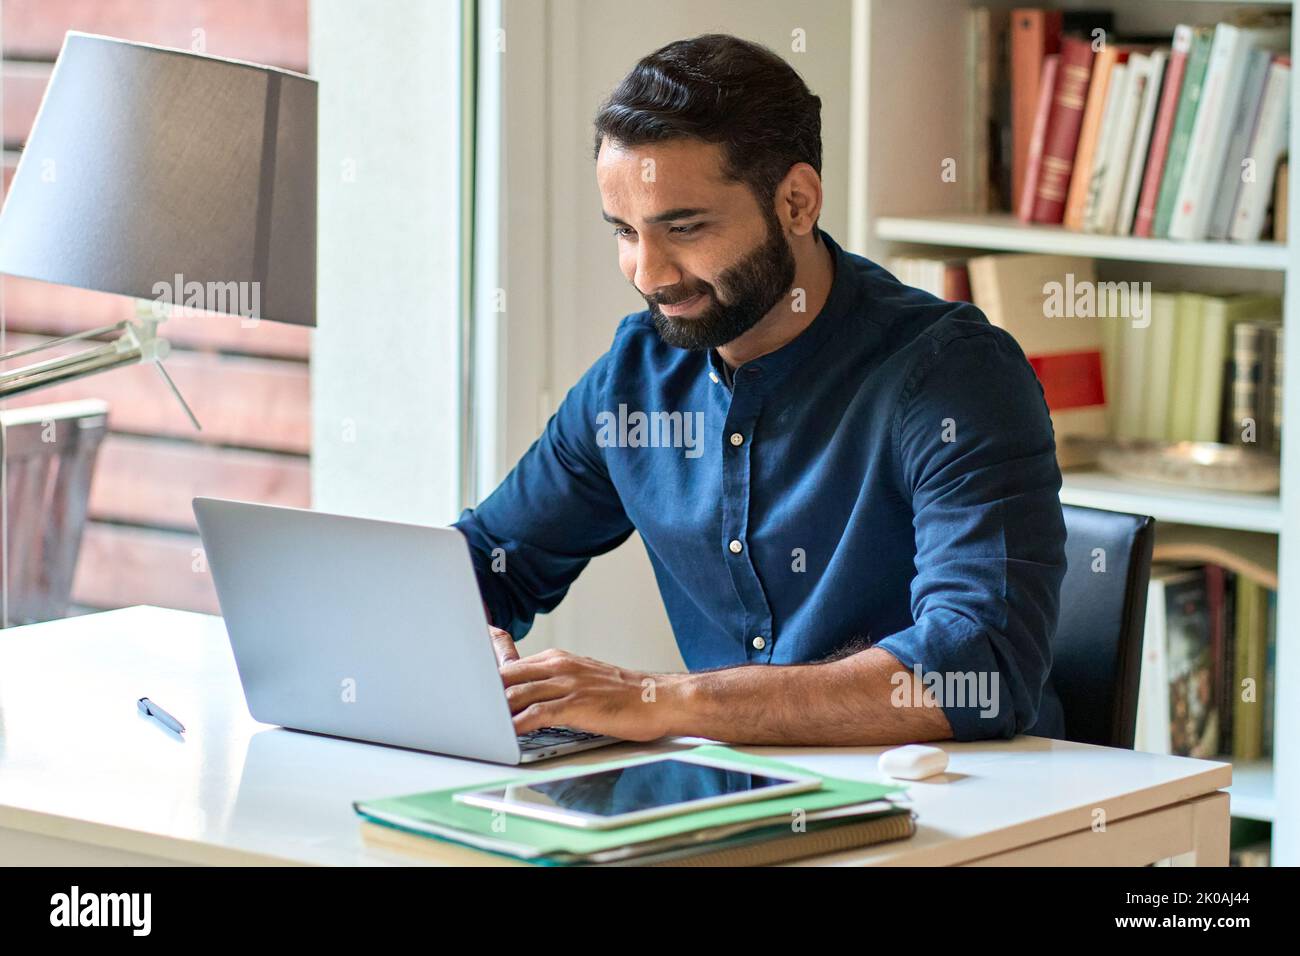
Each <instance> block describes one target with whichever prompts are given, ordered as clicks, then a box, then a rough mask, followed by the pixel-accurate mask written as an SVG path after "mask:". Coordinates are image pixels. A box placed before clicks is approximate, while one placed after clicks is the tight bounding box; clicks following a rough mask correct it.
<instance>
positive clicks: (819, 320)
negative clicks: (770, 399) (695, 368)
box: [709, 228, 853, 390]
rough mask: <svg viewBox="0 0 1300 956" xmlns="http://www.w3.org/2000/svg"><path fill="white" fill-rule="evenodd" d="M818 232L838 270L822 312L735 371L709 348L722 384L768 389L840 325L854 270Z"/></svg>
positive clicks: (812, 351) (713, 367)
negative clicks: (741, 383)
mask: <svg viewBox="0 0 1300 956" xmlns="http://www.w3.org/2000/svg"><path fill="white" fill-rule="evenodd" d="M817 232H818V234H820V236H821V237H822V241H823V242H825V243H826V248H827V249H829V250H830V253H831V260H832V262H833V263H834V268H835V277H834V279H833V280H832V282H831V289H830V292H829V293H828V294H827V296H826V302H825V304H823V305H822V308H821V311H820V312H818V313H817V316H816V318H814V319H813V320H812V322H810V323H809V324H808V327H807V328H805V329H804V330H803V331H802V332H800V333H799V334H798V335H796V336H795V337H794V338H793V339H791V340H790V341H789V342H787V343H786V344H785V345H783V346H781V347H780V348H779V349H777V350H776V351H775V352H769V353H767V354H766V355H763V356H760V357H759V358H756V359H753V360H752V361H749V362H746V363H744V364H743V365H741V366H740V367H739V368H737V369H735V370H734V371H731V370H729V369H728V368H727V363H726V362H724V361H723V359H722V356H720V355H719V354H718V350H717V349H709V365H710V367H711V368H712V369H713V372H714V374H715V375H716V376H717V378H718V380H719V382H720V383H721V384H725V385H727V386H728V387H730V385H731V383H732V381H733V380H734V379H740V380H742V381H744V382H745V383H746V385H747V386H752V387H755V388H762V389H764V390H766V389H769V388H771V387H772V386H773V385H775V384H776V383H777V382H779V381H780V380H781V379H783V378H785V376H786V375H787V374H789V372H790V371H791V370H792V369H794V368H797V367H798V366H800V365H802V364H803V363H804V362H805V361H806V360H807V359H809V358H810V357H811V356H812V355H813V353H814V352H816V351H817V349H818V348H820V347H821V345H822V343H823V342H825V341H826V339H827V337H828V336H829V335H830V334H831V333H832V332H833V331H834V330H835V329H836V328H837V327H838V326H839V324H840V322H839V320H840V318H841V317H842V316H843V315H844V312H845V310H846V309H847V307H848V304H849V302H851V301H852V298H853V296H852V284H853V271H852V269H851V268H850V267H849V264H848V262H847V261H846V258H847V256H846V254H845V252H844V250H843V249H841V248H840V246H839V244H838V243H836V242H835V240H834V239H832V238H831V237H830V236H829V235H827V234H826V232H824V231H823V230H822V229H820V228H819V229H818V230H817Z"/></svg>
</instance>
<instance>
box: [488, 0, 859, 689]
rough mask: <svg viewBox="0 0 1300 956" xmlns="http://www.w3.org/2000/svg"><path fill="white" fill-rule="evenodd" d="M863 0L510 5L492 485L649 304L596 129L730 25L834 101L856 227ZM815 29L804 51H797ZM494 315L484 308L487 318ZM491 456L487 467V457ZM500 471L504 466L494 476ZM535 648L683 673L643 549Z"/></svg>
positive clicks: (837, 212)
mask: <svg viewBox="0 0 1300 956" xmlns="http://www.w3.org/2000/svg"><path fill="white" fill-rule="evenodd" d="M849 20H850V0H819V2H817V3H812V4H805V5H795V4H791V3H789V2H788V0H660V2H657V3H654V4H644V3H640V2H638V0H504V24H505V31H506V33H505V36H506V49H505V52H504V54H501V61H500V65H501V70H502V87H501V88H502V91H503V92H502V96H503V109H504V111H505V113H506V116H505V119H504V122H503V129H504V137H505V142H504V143H503V146H502V149H503V151H502V166H501V177H502V178H501V181H502V182H503V183H505V190H504V194H503V196H502V206H501V211H500V220H499V221H500V223H501V225H502V236H503V243H504V246H503V249H502V252H501V259H500V261H499V263H498V265H499V266H500V270H501V273H500V274H501V277H502V278H501V284H502V287H503V288H505V290H506V293H507V299H506V301H507V303H508V308H507V311H506V313H505V315H503V316H497V317H496V318H495V319H494V320H493V322H492V328H493V331H494V337H493V342H494V347H495V348H496V349H497V350H498V352H497V354H498V355H499V359H500V362H501V369H502V372H503V383H504V384H503V389H504V391H503V392H502V393H501V394H503V395H504V399H503V404H502V406H501V408H500V409H499V410H498V412H497V416H496V421H497V423H498V431H497V433H496V435H495V448H496V456H495V462H494V463H492V464H489V465H488V466H486V467H485V469H484V473H481V474H480V484H481V485H487V486H490V485H491V484H492V480H494V479H498V478H499V477H500V476H501V475H503V474H504V473H505V471H506V470H508V469H509V467H510V465H511V464H512V463H513V462H514V460H515V458H517V457H518V455H520V454H521V453H522V452H523V451H524V450H525V449H526V448H527V447H528V444H529V443H530V442H531V441H532V440H533V438H535V437H536V435H537V432H538V430H539V427H540V423H541V422H542V421H544V420H545V417H546V415H548V414H549V413H550V411H552V410H553V409H554V406H555V403H556V402H557V401H558V400H559V399H560V398H561V397H562V396H563V394H564V392H565V390H566V389H567V388H568V387H569V386H570V385H571V384H572V383H573V382H574V381H576V380H577V379H578V377H579V376H580V375H581V374H582V373H583V371H585V370H586V369H587V367H588V366H589V365H590V364H591V363H592V362H593V361H594V360H595V359H596V357H597V356H599V355H600V354H601V353H602V352H603V351H604V350H605V349H607V348H608V347H609V344H610V341H611V339H612V337H613V333H614V328H615V326H616V324H617V321H618V319H619V318H621V317H622V316H623V315H625V314H626V313H628V312H633V311H637V310H639V309H642V308H644V307H645V303H644V301H643V300H642V299H641V298H640V297H639V296H638V295H637V294H636V292H635V291H634V290H633V289H632V288H631V286H629V285H628V283H627V281H626V280H625V279H624V278H623V276H622V274H621V273H620V272H619V271H618V264H617V259H616V250H615V246H614V239H613V236H612V233H611V231H610V227H609V226H608V225H607V224H606V223H604V222H603V221H602V220H601V218H600V197H599V193H598V192H597V189H596V181H595V170H594V163H593V160H592V157H591V120H592V117H593V116H594V115H595V112H596V108H597V106H598V105H599V103H600V101H601V100H602V99H603V98H604V96H605V95H606V94H608V93H609V91H610V90H612V89H613V87H614V86H615V85H616V84H617V83H618V81H619V80H620V79H621V78H622V77H623V75H624V74H625V73H627V71H628V70H629V69H631V67H632V66H633V65H634V64H635V63H636V61H637V59H639V58H640V57H641V56H644V55H645V54H646V53H649V52H651V51H653V50H655V49H657V48H658V47H660V46H662V45H663V44H665V43H668V42H670V41H672V40H674V39H680V38H683V37H690V36H694V35H696V34H699V33H707V32H715V31H716V32H729V33H734V34H737V35H739V36H743V37H746V38H749V39H753V40H757V41H759V42H761V43H764V44H766V45H768V46H770V47H771V48H773V49H774V50H776V51H777V52H778V53H782V54H783V55H785V56H786V57H787V59H789V60H790V62H791V63H792V64H793V65H794V66H795V67H796V69H798V70H799V72H800V73H801V74H802V75H803V77H804V79H805V80H806V81H807V82H808V84H809V86H810V87H811V88H812V90H813V92H814V93H817V94H818V95H819V96H820V97H821V98H822V131H823V132H822V136H823V150H824V169H823V174H824V180H825V189H826V209H825V212H824V213H823V217H822V226H823V228H825V229H826V230H827V231H828V232H829V233H830V234H831V235H832V236H835V237H836V238H837V239H840V240H841V241H843V240H844V239H845V238H846V236H845V229H846V225H847V219H848V217H847V195H846V190H847V184H848V127H849V122H848V117H849V108H848V101H849V90H848V85H847V77H848V76H849V52H850V51H849V39H850V31H849ZM796 29H802V30H803V31H804V35H805V37H806V52H802V53H795V52H792V50H791V38H792V31H794V30H796ZM480 318H482V315H480ZM480 461H481V462H482V461H484V459H483V458H480ZM493 465H494V467H493ZM550 617H551V620H549V621H547V620H546V619H545V618H543V619H541V623H540V624H539V627H538V629H537V630H536V631H535V632H534V635H532V636H530V637H529V638H528V640H527V642H526V645H525V646H526V649H527V650H530V651H535V650H538V649H540V648H541V647H542V646H544V645H549V644H554V645H556V646H560V647H565V648H567V649H569V650H573V651H576V652H578V653H583V654H590V655H592V656H597V657H601V658H603V659H605V660H610V661H614V662H616V663H620V664H624V665H626V666H633V667H647V668H663V669H673V670H680V669H682V664H681V658H680V656H679V655H678V653H677V649H676V645H675V643H674V641H673V637H672V632H671V630H670V628H669V625H668V621H667V617H666V615H665V614H664V611H663V607H662V604H661V602H660V599H659V593H658V589H657V588H656V586H655V583H654V578H653V575H652V573H651V570H650V564H649V561H648V559H647V558H646V556H645V549H644V547H643V546H642V544H641V542H640V540H639V539H638V538H636V537H633V538H632V539H631V540H630V541H629V542H628V543H627V544H625V545H624V546H623V547H622V548H620V549H619V550H617V551H616V552H614V553H613V554H611V555H609V556H607V557H604V558H601V559H598V560H597V561H595V562H593V563H592V565H591V566H590V567H589V568H588V569H587V571H586V572H585V573H584V574H583V576H582V577H581V578H580V579H579V581H578V583H577V584H576V585H575V586H574V587H573V589H572V591H571V592H570V594H569V596H568V598H567V599H566V600H565V602H564V603H563V604H562V605H561V606H560V608H559V609H558V610H557V611H556V613H555V614H553V615H551V616H550Z"/></svg>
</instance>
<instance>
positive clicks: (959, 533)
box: [456, 232, 1065, 740]
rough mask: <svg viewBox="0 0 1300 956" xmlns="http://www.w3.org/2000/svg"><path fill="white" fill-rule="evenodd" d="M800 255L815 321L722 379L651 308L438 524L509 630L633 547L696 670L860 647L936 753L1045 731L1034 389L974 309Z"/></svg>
mask: <svg viewBox="0 0 1300 956" xmlns="http://www.w3.org/2000/svg"><path fill="white" fill-rule="evenodd" d="M821 237H822V239H823V240H824V241H825V242H826V243H827V246H828V248H829V249H830V251H831V253H832V255H833V258H834V263H835V277H834V281H833V283H832V286H831V290H830V293H829V296H828V298H827V301H826V303H825V305H824V306H823V308H822V310H821V311H820V312H819V313H818V315H817V317H816V318H815V319H814V320H813V322H812V323H811V324H810V325H809V326H808V327H807V328H806V329H805V330H804V331H803V332H802V333H801V334H800V335H799V336H797V337H796V338H795V339H793V340H792V341H791V342H789V343H788V344H787V345H785V346H783V347H782V348H780V349H778V350H777V351H775V352H772V353H770V354H768V355H764V356H762V357H761V358H758V359H755V360H753V361H751V362H746V363H745V364H744V365H742V366H740V367H739V368H738V369H736V370H735V372H734V377H731V378H730V379H729V377H728V376H726V375H725V374H723V369H724V366H723V363H722V361H721V359H720V357H719V356H718V355H717V353H716V352H713V351H710V352H707V353H706V352H688V351H685V350H682V349H678V348H674V347H672V346H668V345H665V344H664V343H663V342H662V341H661V340H660V338H659V336H658V333H657V332H656V331H655V328H654V325H653V322H652V320H651V318H650V314H649V312H638V313H635V314H633V315H629V316H627V317H625V318H624V319H623V321H622V322H621V323H620V324H619V326H618V330H617V332H616V333H615V335H614V342H613V345H612V346H611V347H610V350H609V351H608V352H607V353H605V354H604V355H603V356H601V357H600V358H599V359H598V360H597V361H596V363H595V364H594V365H592V367H591V368H590V369H589V370H588V371H587V372H586V373H585V374H584V375H583V377H582V378H581V379H580V380H579V381H578V383H577V384H576V385H574V387H573V388H572V389H571V390H570V391H569V393H568V394H567V395H566V397H565V399H564V401H563V402H562V403H561V405H560V407H559V409H558V410H557V411H556V413H555V415H554V416H552V418H551V420H550V421H549V422H548V423H547V425H546V429H545V431H544V432H543V434H542V435H541V437H540V438H538V439H537V441H536V442H534V443H533V445H532V447H531V448H530V449H529V450H528V452H527V453H526V454H525V455H524V456H523V458H522V459H520V461H519V463H518V464H517V465H516V466H515V468H514V469H513V470H512V471H511V472H510V474H509V475H508V476H507V477H506V479H505V480H504V481H503V482H502V484H501V485H500V487H498V488H497V489H496V490H495V491H494V492H493V493H492V494H491V495H490V496H489V497H488V498H487V499H486V500H485V501H483V503H482V504H481V505H480V506H479V507H478V508H475V509H470V510H467V511H465V513H464V514H463V515H462V516H461V519H460V521H458V522H457V524H456V527H458V528H459V529H460V530H461V531H462V532H463V533H464V534H465V536H466V537H467V539H468V541H469V544H470V552H471V555H472V556H473V560H474V564H475V570H476V573H477V576H478V582H479V588H480V590H481V592H482V595H483V599H484V602H485V603H486V605H487V607H488V610H489V613H490V615H491V617H492V620H493V623H495V624H496V625H497V626H498V627H502V628H505V629H506V630H508V631H510V633H511V634H512V635H514V637H515V638H516V639H518V638H521V637H523V635H524V634H525V633H527V631H528V629H529V628H530V627H531V625H532V621H533V617H534V615H536V614H537V613H538V612H544V611H549V610H551V609H553V608H554V607H555V606H556V605H557V604H559V603H560V600H561V599H562V598H563V597H564V595H565V592H566V591H567V590H568V588H569V585H570V584H571V583H572V582H573V580H574V579H575V578H576V577H577V576H578V574H579V573H580V572H581V571H582V569H583V568H584V567H585V566H586V564H587V562H588V561H589V560H590V559H591V558H592V557H594V556H596V555H599V554H602V553H604V552H606V551H609V550H611V549H612V548H614V547H616V546H617V545H618V544H620V543H621V542H623V541H624V540H625V539H626V538H627V537H628V536H629V535H630V534H631V533H632V531H633V530H635V531H637V532H639V534H640V535H641V538H642V540H643V541H644V543H645V547H646V551H647V552H648V554H649V556H650V562H651V564H652V566H653V568H654V572H655V575H656V578H657V580H658V583H659V590H660V593H661V595H662V597H663V601H664V605H665V607H666V609H667V612H668V617H669V620H670V621H671V623H672V627H673V633H674V634H675V636H676V639H677V644H678V647H679V648H680V649H681V654H682V658H683V660H684V661H685V663H686V666H687V667H688V668H689V669H690V670H692V671H697V670H703V669H709V668H717V667H725V666H729V665H738V664H795V663H808V662H815V661H818V660H823V659H825V658H827V657H829V656H833V655H837V654H843V653H847V652H849V651H851V650H853V649H855V648H858V647H863V646H867V645H873V646H876V647H881V648H884V649H885V650H887V651H888V652H889V653H890V654H892V655H893V656H894V657H896V658H897V659H898V660H899V661H900V662H901V663H902V664H903V665H904V666H905V667H906V668H908V669H909V670H911V671H914V672H917V673H919V674H920V675H921V676H922V680H923V681H924V682H926V683H927V686H930V687H932V688H935V689H936V690H939V701H940V703H941V705H942V706H943V708H944V712H945V714H946V715H947V717H948V720H949V722H950V724H951V725H952V729H953V734H954V736H955V738H956V739H958V740H969V739H977V738H984V737H1010V736H1013V735H1014V734H1016V733H1022V732H1030V731H1032V732H1033V733H1038V734H1043V735H1046V736H1059V735H1060V733H1061V731H1062V728H1063V721H1062V716H1061V712H1060V704H1059V701H1058V700H1057V698H1056V696H1055V694H1054V693H1053V692H1052V691H1051V688H1050V683H1049V682H1048V680H1047V678H1048V671H1049V669H1050V666H1051V651H1050V647H1049V641H1050V639H1051V637H1052V634H1053V631H1054V628H1055V626H1056V618H1057V604H1058V595H1059V590H1060V583H1061V578H1062V576H1063V574H1064V572H1065V553H1064V544H1065V525H1064V522H1063V520H1062V516H1061V506H1060V501H1059V499H1058V492H1059V490H1060V485H1061V474H1060V470H1059V468H1058V467H1057V462H1056V455H1055V441H1054V438H1053V434H1052V426H1051V421H1050V419H1049V417H1048V411H1047V406H1046V403H1045V402H1044V399H1043V391H1042V387H1041V386H1040V385H1039V383H1038V379H1037V378H1036V376H1035V375H1034V372H1033V369H1032V368H1031V367H1030V365H1029V363H1028V362H1027V361H1026V359H1025V356H1024V353H1023V352H1022V351H1021V350H1020V347H1019V346H1018V345H1017V344H1016V342H1015V340H1014V339H1013V338H1012V337H1011V336H1010V335H1009V334H1008V333H1006V332H1005V331H1003V330H1002V329H999V328H996V327H994V326H993V325H991V324H989V322H988V320H987V319H986V318H985V317H984V315H983V314H982V313H981V312H980V311H979V310H978V309H976V308H975V307H974V306H973V305H970V304H968V303H952V302H945V301H942V300H940V299H937V298H935V297H934V296H932V295H930V294H928V293H926V292H922V291H920V290H918V289H914V288H911V287H909V286H906V285H903V284H902V283H901V282H899V281H898V280H897V279H895V278H894V277H893V276H892V275H890V274H889V273H888V272H886V271H885V270H884V269H882V268H881V267H880V266H878V265H876V264H875V263H873V262H870V261H868V260H866V259H864V258H862V257H860V256H856V255H852V254H850V253H847V252H845V251H843V250H842V249H841V248H840V247H839V246H838V245H837V244H836V243H835V242H834V241H833V240H832V239H831V238H830V237H829V236H827V235H826V234H825V233H824V232H823V233H821ZM918 669H919V670H918ZM936 677H937V678H938V680H937V682H936ZM940 688H941V689H940ZM910 689H911V687H910V682H909V685H908V686H904V685H903V684H902V683H901V682H900V684H899V685H898V686H897V687H896V688H895V691H894V692H895V693H896V694H898V695H900V696H899V698H898V699H897V700H898V701H899V702H906V698H905V697H903V696H902V695H904V694H907V693H909V692H910ZM981 692H982V693H981Z"/></svg>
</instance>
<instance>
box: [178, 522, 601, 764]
mask: <svg viewBox="0 0 1300 956" xmlns="http://www.w3.org/2000/svg"><path fill="white" fill-rule="evenodd" d="M194 515H195V517H196V518H197V519H198V523H199V534H200V535H202V537H203V547H204V550H205V551H206V553H207V562H208V567H209V568H210V569H211V570H212V579H213V581H214V583H215V584H216V589H217V599H218V600H219V601H220V603H221V613H222V615H223V616H224V617H225V622H226V631H227V633H228V634H229V635H230V646H231V648H232V650H233V651H234V654H235V664H236V666H237V667H238V669H239V679H240V681H241V682H242V683H243V685H244V697H245V699H246V700H247V701H248V710H249V712H250V713H251V714H252V715H253V719H254V720H258V721H261V722H263V723H268V724H279V725H280V726H282V727H288V728H291V729H293V730H305V731H310V732H312V733H318V734H330V735H333V736H336V737H348V738H351V739H354V740H365V741H371V742H374V743H381V744H391V745H394V746H397V747H409V748H412V749H415V750H427V751H430V752H433V753H441V754H452V755H455V756H458V757H472V758H475V759H478V760H491V761H494V762H496V763H507V764H517V763H529V762H532V761H535V760H542V759H544V758H547V757H557V756H560V755H562V754H570V753H574V752H576V751H579V750H589V749H591V748H592V747H601V746H604V745H606V744H611V743H617V742H618V741H617V740H616V738H613V737H607V736H604V735H600V734H591V733H586V732H583V731H578V730H573V729H570V728H565V727H548V728H545V729H543V730H540V731H534V732H533V733H531V734H526V735H523V736H516V734H515V729H514V724H513V723H512V722H511V718H510V707H509V705H508V704H507V702H506V695H505V688H504V687H503V686H502V683H501V675H500V673H499V672H498V671H497V662H496V654H495V652H494V651H493V650H492V642H491V640H490V639H489V637H488V630H487V628H488V623H487V616H486V615H485V614H484V611H483V604H482V602H481V600H480V598H479V593H478V586H477V583H476V582H475V579H474V569H473V565H472V564H471V563H470V557H469V545H468V544H467V543H466V541H465V539H464V537H463V536H462V535H461V534H460V532H458V531H456V530H454V529H451V528H427V527H422V526H419V525H410V524H399V523H396V522H390V521H372V520H368V519H364V518H349V517H344V516H342V515H331V514H322V513H320V512H316V511H305V510H303V509H300V508H277V507H272V506H270V505H259V504H251V503H248V502H242V501H223V500H221V499H218V498H195V499H194Z"/></svg>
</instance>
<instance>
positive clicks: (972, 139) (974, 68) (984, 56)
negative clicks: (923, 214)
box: [899, 6, 997, 278]
mask: <svg viewBox="0 0 1300 956" xmlns="http://www.w3.org/2000/svg"><path fill="white" fill-rule="evenodd" d="M966 18H967V22H966V39H967V49H966V69H967V77H966V124H965V136H964V139H965V147H966V164H967V166H968V167H969V173H968V174H967V175H966V177H965V182H966V184H967V192H966V204H967V208H968V209H969V210H970V211H971V212H975V213H981V212H992V211H993V209H994V208H996V207H995V206H994V203H993V185H992V183H991V182H990V180H989V167H990V163H991V161H992V160H991V158H990V157H991V151H992V143H991V140H990V138H989V135H990V130H991V123H992V119H993V70H994V69H995V68H996V66H997V53H996V50H995V49H994V47H995V44H996V42H997V35H996V30H995V29H994V11H993V10H991V9H990V8H989V7H979V6H977V7H970V8H969V9H968V10H967V11H966ZM899 278H902V276H899Z"/></svg>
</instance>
